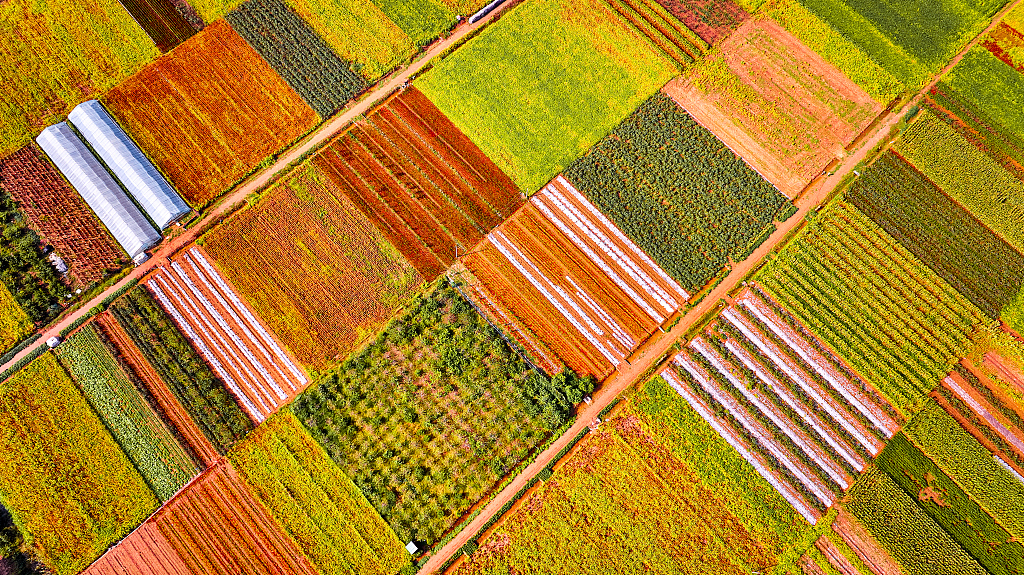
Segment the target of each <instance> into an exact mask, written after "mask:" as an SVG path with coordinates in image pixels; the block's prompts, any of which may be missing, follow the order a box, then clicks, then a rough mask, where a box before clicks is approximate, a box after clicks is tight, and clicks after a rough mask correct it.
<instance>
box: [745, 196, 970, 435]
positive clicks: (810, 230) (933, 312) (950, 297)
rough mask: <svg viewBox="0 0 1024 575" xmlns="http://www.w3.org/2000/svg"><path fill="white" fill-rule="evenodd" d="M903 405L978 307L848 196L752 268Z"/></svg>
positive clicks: (932, 379)
mask: <svg viewBox="0 0 1024 575" xmlns="http://www.w3.org/2000/svg"><path fill="white" fill-rule="evenodd" d="M756 279H757V280H758V281H759V282H760V283H761V284H762V285H763V286H764V287H765V288H767V290H768V291H769V292H771V294H772V295H773V296H774V297H775V298H776V299H777V300H778V301H779V302H780V303H782V304H783V306H784V307H785V308H786V309H788V310H789V311H790V312H791V313H792V314H793V315H795V316H796V317H797V319H799V320H800V321H802V322H803V323H804V325H806V326H807V327H809V328H810V329H811V331H813V332H814V333H816V334H817V335H818V337H820V338H821V339H822V340H824V341H825V342H827V343H828V344H829V345H831V346H832V347H833V348H834V349H835V350H836V351H837V352H838V353H839V354H840V355H841V356H842V357H844V358H845V359H846V361H848V362H849V363H850V365H851V366H852V367H853V368H854V369H855V370H857V371H858V372H859V373H860V375H861V376H862V377H864V378H865V379H867V380H868V381H870V382H871V383H872V384H874V386H875V387H876V388H877V389H878V390H879V391H880V392H881V393H882V394H883V395H884V396H885V397H886V398H888V400H889V402H890V403H892V404H893V406H894V407H896V408H897V409H898V410H899V411H900V412H902V413H903V414H904V415H907V414H908V413H909V412H912V411H914V410H915V408H916V407H917V406H918V405H919V404H920V403H921V401H922V399H923V397H924V395H925V394H926V393H928V392H929V391H930V390H931V389H932V388H933V387H935V385H936V384H937V383H938V381H939V379H940V378H941V377H942V376H943V375H945V374H946V373H947V372H948V371H949V369H950V367H952V365H953V363H955V362H956V360H957V358H959V357H962V356H963V355H964V354H965V353H966V352H967V350H968V349H969V348H970V337H971V334H972V332H973V331H974V329H975V328H976V327H977V326H978V325H979V324H980V323H982V322H983V321H984V320H985V316H984V314H983V313H982V312H981V310H979V309H978V308H977V307H975V306H974V305H973V304H971V303H970V302H969V301H968V300H967V299H966V298H964V297H963V296H962V295H960V293H959V292H957V291H956V290H955V289H953V288H952V287H950V286H949V284H947V283H946V282H944V281H943V280H942V279H941V278H940V277H939V276H938V275H936V274H935V272H933V271H932V270H930V269H928V268H927V267H925V266H924V265H922V264H921V263H919V262H918V261H917V259H916V258H915V257H914V256H913V254H911V253H910V252H909V251H908V250H907V249H906V248H905V247H903V246H902V245H900V244H899V243H898V242H896V240H894V239H893V238H892V237H891V236H889V235H888V234H886V233H885V231H884V230H882V229H881V228H879V227H878V226H877V225H876V224H875V223H874V222H872V221H871V220H870V219H868V217H867V216H865V215H864V214H862V213H861V212H860V211H858V210H857V209H856V208H854V207H853V206H851V205H849V204H846V203H838V204H835V205H834V206H832V207H830V208H826V210H825V211H824V212H823V213H820V214H818V216H817V217H816V219H815V220H814V221H812V222H811V223H810V224H809V225H808V226H807V227H806V228H805V229H804V231H803V232H801V234H800V236H799V237H798V239H797V240H796V241H794V242H793V243H792V244H790V245H789V246H788V247H787V248H786V250H784V251H783V252H782V253H781V254H779V256H778V257H776V258H774V259H772V260H771V261H769V263H768V265H766V266H765V267H764V269H763V270H762V271H761V272H760V273H759V274H758V275H757V278H756Z"/></svg>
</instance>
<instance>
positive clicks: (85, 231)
mask: <svg viewBox="0 0 1024 575" xmlns="http://www.w3.org/2000/svg"><path fill="white" fill-rule="evenodd" d="M0 187H2V188H3V189H4V190H6V191H7V193H9V194H10V195H11V197H12V198H13V199H14V201H16V202H17V203H18V206H19V207H20V208H21V211H22V213H24V214H25V217H26V218H27V219H28V222H29V224H30V225H31V226H32V228H33V229H35V230H36V231H37V232H38V233H39V235H40V238H41V239H42V240H43V242H44V243H49V244H51V245H53V247H54V248H56V249H57V253H58V254H59V255H60V257H61V258H63V259H64V262H65V263H67V265H68V269H69V271H70V272H71V275H73V276H74V277H75V278H76V279H77V280H78V281H79V282H81V283H82V284H90V283H92V282H94V281H97V280H100V279H102V278H103V276H104V273H105V272H106V270H108V269H112V270H116V269H120V267H121V262H122V260H127V259H128V258H127V256H126V255H125V253H124V252H123V251H121V249H120V248H119V247H118V246H117V243H115V242H114V239H113V238H111V237H110V234H109V233H107V230H106V229H104V227H103V225H102V224H101V223H100V221H99V220H98V219H96V216H94V215H93V214H92V212H90V211H89V207H88V206H87V205H86V204H85V201H84V200H83V199H82V198H81V197H80V196H79V195H78V193H77V192H75V191H74V190H72V189H71V186H69V185H68V184H67V182H65V181H64V178H62V177H61V175H60V172H58V171H57V169H56V168H54V167H53V165H52V164H50V163H49V162H48V161H47V160H46V159H44V158H43V155H42V153H41V152H40V151H39V149H38V148H36V147H35V144H31V145H28V146H25V147H24V148H22V149H20V150H18V151H17V152H15V153H13V154H11V155H10V156H8V157H6V158H4V159H2V160H0Z"/></svg>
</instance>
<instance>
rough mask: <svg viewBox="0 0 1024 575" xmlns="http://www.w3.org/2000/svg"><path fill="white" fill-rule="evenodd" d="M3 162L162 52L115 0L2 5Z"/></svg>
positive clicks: (11, 0) (26, 1)
mask: <svg viewBox="0 0 1024 575" xmlns="http://www.w3.org/2000/svg"><path fill="white" fill-rule="evenodd" d="M0 54H3V55H4V57H3V58H0V87H2V88H3V92H4V96H3V98H0V157H3V156H6V155H7V154H9V153H11V152H13V151H14V150H16V149H17V148H19V147H21V146H23V145H24V144H26V143H28V142H29V141H30V140H31V139H32V138H34V137H35V136H36V135H37V134H38V133H39V131H40V130H41V129H42V128H45V127H46V126H47V125H48V124H52V123H54V122H58V121H60V120H61V119H63V118H62V116H63V115H64V114H67V113H68V112H69V111H71V108H72V107H74V106H75V105H76V104H78V103H79V102H81V101H82V100H85V99H87V98H90V97H95V96H98V95H99V94H101V93H103V92H104V91H105V90H107V89H108V88H110V87H111V86H113V85H115V84H117V83H118V82H120V81H121V80H123V79H124V78H127V77H128V76H130V75H132V74H134V73H135V72H136V71H138V70H139V69H140V68H142V66H143V65H144V64H146V63H147V62H149V61H150V60H152V59H154V58H156V57H157V56H158V55H159V54H160V52H159V51H158V50H157V49H156V45H155V44H153V41H152V40H150V39H149V36H147V35H146V33H145V32H143V30H142V28H140V27H139V25H138V24H136V23H135V21H134V20H132V18H131V16H129V15H128V12H127V11H126V10H125V9H124V8H123V7H121V5H120V4H119V3H118V2H117V0H83V1H82V2H53V1H47V0H43V1H34V0H33V1H30V0H9V1H8V2H3V3H2V4H0Z"/></svg>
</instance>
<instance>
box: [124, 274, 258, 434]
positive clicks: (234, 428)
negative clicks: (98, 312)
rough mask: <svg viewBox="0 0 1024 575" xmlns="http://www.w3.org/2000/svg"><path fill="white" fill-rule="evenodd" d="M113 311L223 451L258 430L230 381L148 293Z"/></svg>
mask: <svg viewBox="0 0 1024 575" xmlns="http://www.w3.org/2000/svg"><path fill="white" fill-rule="evenodd" d="M110 312H111V313H112V314H113V315H114V317H115V318H116V319H117V322H118V323H119V324H120V325H121V326H122V327H123V328H124V330H125V331H126V332H128V334H129V336H131V339H132V341H133V342H134V343H135V345H136V346H138V348H139V350H140V351H141V352H142V354H143V355H144V356H145V358H146V360H147V361H148V362H149V364H150V365H152V367H153V368H154V369H155V370H156V372H157V373H158V374H159V375H160V378H161V379H162V380H163V383H164V385H166V386H167V387H168V388H169V389H170V390H171V392H172V393H173V394H174V396H175V397H176V398H177V400H178V401H179V402H180V403H181V405H182V407H184V408H185V410H187V411H188V413H189V415H191V417H192V419H193V420H194V421H195V422H196V424H198V425H199V427H200V429H202V431H203V435H205V436H206V437H207V439H209V440H210V442H211V443H213V445H214V446H215V447H216V448H217V450H218V451H219V452H220V453H222V454H223V453H225V452H226V451H227V450H228V448H230V447H231V445H232V444H233V443H234V442H235V441H237V440H238V439H240V438H241V437H243V436H244V435H245V434H246V433H248V432H249V430H251V429H252V421H251V420H250V419H249V418H248V417H246V415H245V414H244V413H243V412H242V410H241V408H240V407H239V406H238V404H237V403H236V402H235V400H234V398H232V396H231V394H230V393H229V392H228V391H227V389H225V387H224V382H223V381H221V380H220V379H218V378H217V377H215V376H214V375H213V373H212V372H211V371H210V368H209V367H208V366H207V365H206V364H205V363H204V362H203V360H202V358H201V357H200V356H199V354H198V353H196V351H195V349H193V348H192V346H191V345H189V343H188V340H187V339H185V336H184V335H183V334H182V333H181V332H180V331H179V330H178V328H177V327H176V326H175V325H174V323H173V322H172V321H171V318H170V317H169V316H168V315H167V313H166V312H164V310H162V309H161V308H160V306H159V305H157V303H156V301H154V300H153V298H152V297H151V296H150V295H149V294H148V293H147V292H146V290H145V289H143V288H142V287H138V288H136V289H135V290H133V291H131V292H128V294H126V295H125V296H124V297H122V298H121V299H119V300H117V301H115V302H114V303H113V304H112V305H111V306H110Z"/></svg>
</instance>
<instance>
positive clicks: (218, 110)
mask: <svg viewBox="0 0 1024 575" xmlns="http://www.w3.org/2000/svg"><path fill="white" fill-rule="evenodd" d="M105 103H106V104H107V107H108V109H110V111H111V112H112V113H113V114H114V116H115V117H117V118H118V120H120V122H121V124H122V125H123V126H124V127H125V129H126V130H127V131H128V133H129V134H131V135H132V137H134V138H135V139H136V141H137V142H138V143H139V146H140V147H142V149H143V150H144V151H146V153H147V154H149V156H150V157H152V158H153V159H154V160H155V162H156V164H157V165H158V166H159V167H160V169H161V170H163V172H164V173H166V174H167V175H168V176H170V178H171V180H172V182H173V183H174V185H175V186H176V187H177V188H178V190H179V191H181V193H182V194H183V195H184V196H185V198H186V199H188V201H189V203H191V204H192V205H193V206H196V207H202V206H204V205H206V204H207V203H209V202H210V201H211V200H212V199H214V198H215V197H217V196H218V195H219V194H220V193H221V192H223V191H224V190H226V189H227V188H228V187H229V186H230V185H232V184H233V183H234V182H236V181H237V180H239V179H240V178H242V177H243V176H245V175H246V174H247V173H248V172H249V171H250V170H252V169H253V168H254V167H255V166H256V165H257V164H258V163H259V162H260V161H262V160H263V159H264V158H265V157H267V156H268V155H270V154H271V153H273V152H274V151H276V150H278V149H279V148H281V147H282V146H284V145H285V144H287V143H289V142H291V141H292V140H294V139H296V138H298V137H299V136H301V135H302V134H304V133H305V132H306V131H308V130H309V129H310V128H312V127H313V126H314V125H316V123H317V121H318V117H317V115H316V113H315V112H314V111H313V109H312V108H310V107H309V106H307V105H306V104H305V102H303V100H302V98H300V97H299V95H298V94H297V93H295V91H294V90H292V89H291V88H290V87H289V86H288V85H287V84H286V83H285V82H284V80H282V79H281V78H280V77H279V76H278V75H277V73H275V72H274V71H273V69H272V68H270V66H269V65H268V64H267V63H266V62H265V61H264V60H263V59H262V58H261V57H260V56H259V54H257V53H256V52H255V51H254V50H253V49H252V48H251V47H250V46H249V45H248V44H247V43H246V42H245V40H243V39H242V38H241V37H240V36H238V34H236V33H235V32H234V31H233V30H232V29H231V27H230V26H228V25H227V23H225V22H224V21H223V20H218V21H216V22H214V23H213V24H211V25H210V26H208V27H206V28H205V29H204V30H203V31H202V32H200V33H198V34H196V35H195V36H193V37H191V38H189V39H188V40H187V41H185V42H184V43H183V44H181V45H180V46H178V47H177V48H176V49H175V50H173V51H172V52H170V53H169V54H166V55H164V56H163V57H161V58H160V59H159V60H157V61H156V62H154V63H152V64H150V65H149V66H147V67H146V68H144V69H143V70H142V71H140V72H139V73H138V74H136V75H135V76H133V77H131V78H129V79H128V80H126V81H125V82H122V83H121V84H120V85H119V86H117V87H115V88H114V89H112V90H111V91H110V92H108V93H107V96H106V98H105Z"/></svg>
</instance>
